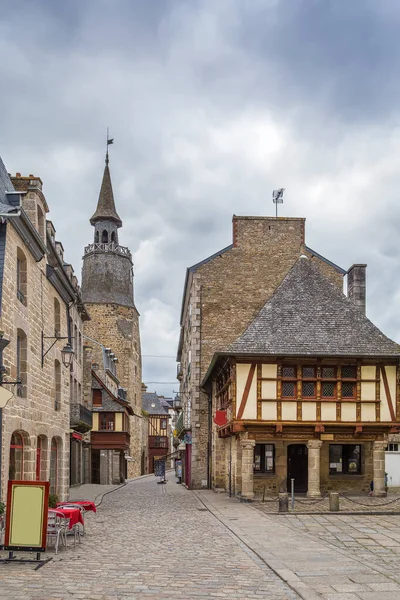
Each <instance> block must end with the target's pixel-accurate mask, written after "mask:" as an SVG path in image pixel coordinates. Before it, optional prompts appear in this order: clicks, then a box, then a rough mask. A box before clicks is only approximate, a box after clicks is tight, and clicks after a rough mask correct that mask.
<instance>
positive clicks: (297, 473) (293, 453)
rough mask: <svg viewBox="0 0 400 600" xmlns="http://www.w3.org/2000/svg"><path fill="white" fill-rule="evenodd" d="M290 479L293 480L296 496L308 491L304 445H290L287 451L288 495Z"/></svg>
mask: <svg viewBox="0 0 400 600" xmlns="http://www.w3.org/2000/svg"><path fill="white" fill-rule="evenodd" d="M291 479H294V491H295V493H296V494H302V493H305V492H306V491H307V489H308V449H307V446H306V445H305V444H291V445H290V446H288V449H287V489H288V492H289V493H290V490H291Z"/></svg>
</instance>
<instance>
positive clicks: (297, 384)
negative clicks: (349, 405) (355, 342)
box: [279, 363, 358, 402]
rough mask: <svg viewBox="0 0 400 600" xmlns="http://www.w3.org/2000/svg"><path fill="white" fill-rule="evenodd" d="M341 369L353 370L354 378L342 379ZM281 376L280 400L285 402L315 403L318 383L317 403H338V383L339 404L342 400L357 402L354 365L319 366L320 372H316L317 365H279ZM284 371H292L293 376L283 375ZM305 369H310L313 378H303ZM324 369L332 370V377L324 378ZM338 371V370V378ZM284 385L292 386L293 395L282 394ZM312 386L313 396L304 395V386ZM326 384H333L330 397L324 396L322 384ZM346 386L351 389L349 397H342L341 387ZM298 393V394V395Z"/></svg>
mask: <svg viewBox="0 0 400 600" xmlns="http://www.w3.org/2000/svg"><path fill="white" fill-rule="evenodd" d="M343 367H351V368H352V369H353V373H354V375H355V377H343V376H342V368H343ZM281 369H282V371H281V373H282V374H281V376H280V378H279V379H280V381H281V396H280V397H281V399H282V400H287V401H296V400H298V401H302V400H306V401H307V400H311V401H316V400H317V396H318V393H317V384H318V382H319V385H320V388H319V390H320V394H319V401H321V402H337V401H338V388H339V385H338V384H339V383H340V384H341V399H340V402H341V401H342V400H343V401H344V402H346V401H350V402H353V401H356V400H357V381H358V371H357V365H356V364H354V363H353V364H349V365H347V364H344V365H343V364H341V363H339V364H333V365H330V364H328V365H321V367H320V371H318V365H310V364H302V363H300V364H296V365H292V364H281ZM285 369H292V370H293V371H294V375H293V374H290V375H285ZM305 369H312V370H313V376H310V375H309V376H307V377H305V376H304V370H305ZM324 369H333V370H334V376H333V377H331V376H326V377H325V376H324ZM339 370H340V376H339ZM299 371H301V373H300V376H298V374H299ZM285 383H290V384H293V387H294V395H287V394H285V393H284V386H285ZM309 383H311V384H313V385H314V390H313V394H310V395H305V394H304V384H309ZM327 383H331V384H333V395H331V396H327V395H325V394H324V384H327ZM346 385H350V386H352V387H351V395H343V386H346ZM298 392H300V393H299V394H298Z"/></svg>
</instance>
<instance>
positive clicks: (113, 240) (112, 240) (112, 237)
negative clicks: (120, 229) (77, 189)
mask: <svg viewBox="0 0 400 600" xmlns="http://www.w3.org/2000/svg"><path fill="white" fill-rule="evenodd" d="M111 242H112V243H113V244H114V243H115V231H113V232H112V234H111Z"/></svg>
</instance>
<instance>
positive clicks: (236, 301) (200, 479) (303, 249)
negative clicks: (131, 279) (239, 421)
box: [177, 216, 365, 488]
mask: <svg viewBox="0 0 400 600" xmlns="http://www.w3.org/2000/svg"><path fill="white" fill-rule="evenodd" d="M301 255H305V256H307V257H308V259H309V261H310V264H312V265H314V266H315V267H316V268H317V269H318V271H319V272H320V273H321V274H322V275H323V276H324V277H325V278H326V279H327V280H328V281H329V282H331V284H332V285H333V286H335V287H336V289H337V290H338V291H339V292H342V290H343V277H344V275H346V271H345V270H344V269H342V268H340V267H338V266H337V265H335V264H333V263H332V262H331V261H329V260H327V259H326V258H324V257H322V256H321V255H320V254H318V253H317V252H315V251H314V250H312V249H311V248H309V247H308V246H307V245H306V243H305V219H303V218H282V217H281V218H273V217H238V216H234V217H233V243H232V244H231V245H229V246H227V247H226V248H224V249H223V250H221V251H219V252H216V253H215V254H214V255H212V256H210V257H208V258H206V259H205V260H203V261H201V262H199V263H197V264H196V265H194V266H192V267H190V268H189V269H188V270H187V274H186V281H185V285H184V292H183V301H182V311H181V335H180V341H179V347H178V357H177V359H178V361H179V364H178V379H179V380H180V398H181V401H182V407H183V410H182V413H181V415H180V418H179V419H178V423H177V433H178V435H179V437H180V439H181V442H182V443H185V445H186V449H185V452H184V459H185V460H184V461H183V466H184V468H185V471H186V472H185V474H184V480H185V481H186V483H187V485H188V486H189V487H193V488H200V487H211V485H212V481H211V473H212V461H213V458H212V452H213V448H212V437H211V430H212V418H213V417H214V416H215V415H213V413H212V410H211V407H210V400H211V398H210V397H209V394H208V393H207V392H206V391H205V390H204V389H202V387H201V384H202V382H203V380H204V377H205V375H206V373H207V371H208V369H209V366H210V363H211V360H212V358H213V356H214V354H215V353H216V352H223V351H226V350H227V349H228V348H229V346H230V345H231V344H233V342H234V341H235V340H236V339H237V338H238V337H239V336H240V335H241V334H243V332H244V331H245V330H246V329H247V327H248V326H249V325H250V323H251V322H252V321H253V319H254V318H255V317H256V315H257V314H258V313H259V312H260V310H261V309H262V307H263V306H264V304H265V303H266V301H268V299H269V298H270V297H271V296H272V294H273V293H274V292H275V290H276V289H277V287H278V286H279V285H280V284H281V283H282V281H283V280H284V278H285V277H286V276H287V274H288V273H289V271H290V270H291V269H292V267H293V266H294V265H295V263H296V262H297V261H298V259H299V257H300V256H301ZM355 273H356V272H355V271H354V270H353V272H350V277H349V282H348V283H349V285H348V288H349V292H350V293H351V294H352V296H353V299H355V298H356V297H357V298H358V300H360V298H359V295H360V293H361V296H362V285H360V284H362V281H359V279H358V278H355V277H354V275H355ZM357 273H360V274H361V276H362V275H363V274H364V275H365V272H364V271H362V269H361V271H357ZM359 303H360V302H359Z"/></svg>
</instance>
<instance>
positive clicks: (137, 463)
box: [84, 303, 144, 478]
mask: <svg viewBox="0 0 400 600" xmlns="http://www.w3.org/2000/svg"><path fill="white" fill-rule="evenodd" d="M86 307H87V310H88V312H89V314H90V316H91V320H90V321H87V322H85V323H84V334H85V335H86V336H88V337H90V338H92V339H94V340H96V341H97V342H99V343H100V344H103V345H104V346H105V347H106V348H111V349H112V351H113V352H114V354H115V356H116V357H117V358H118V363H117V377H118V379H119V380H120V385H121V387H123V388H125V389H126V390H127V400H128V402H129V403H130V404H131V406H132V408H133V411H134V413H135V415H134V416H133V417H130V435H131V449H130V456H132V458H133V459H134V460H133V461H130V462H128V478H130V477H136V476H138V475H140V474H141V463H142V440H143V436H142V427H143V424H142V421H143V420H144V419H143V418H142V414H141V377H142V369H141V350H140V336H139V315H138V312H137V310H136V308H130V307H127V306H120V305H118V304H90V303H88V304H86ZM87 344H88V345H89V344H90V342H87ZM91 346H92V347H91V351H90V358H89V357H88V359H87V360H88V361H89V360H90V361H92V362H97V363H98V364H99V365H102V356H101V348H100V346H98V345H96V344H91ZM88 393H89V386H88V385H86V383H85V394H88Z"/></svg>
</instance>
